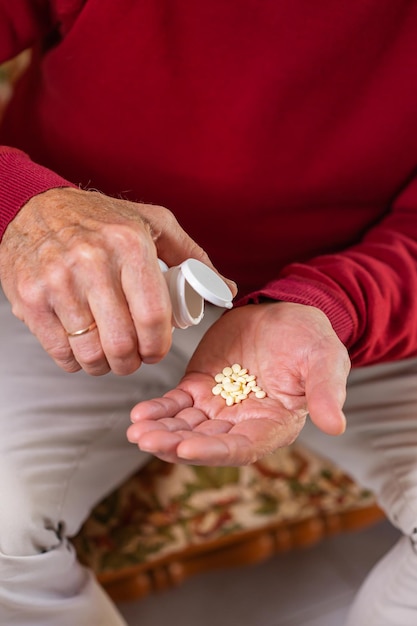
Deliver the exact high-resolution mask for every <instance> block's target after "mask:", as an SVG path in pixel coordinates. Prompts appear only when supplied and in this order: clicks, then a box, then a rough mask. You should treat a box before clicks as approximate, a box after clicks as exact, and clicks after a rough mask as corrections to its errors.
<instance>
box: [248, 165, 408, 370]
mask: <svg viewBox="0 0 417 626" xmlns="http://www.w3.org/2000/svg"><path fill="white" fill-rule="evenodd" d="M416 293H417V177H416V178H414V179H413V180H412V181H411V182H410V183H409V184H408V185H407V187H406V188H405V189H404V190H403V191H402V192H401V193H400V194H399V195H398V196H397V198H396V199H395V200H394V201H393V204H392V207H391V210H390V211H389V212H388V213H387V214H386V216H385V218H384V219H382V220H381V221H380V222H379V223H378V224H377V225H375V226H374V228H372V229H371V230H369V231H368V232H367V233H366V234H365V236H364V237H363V238H362V240H361V241H360V242H359V243H358V244H357V245H354V246H352V247H350V248H348V249H346V250H344V251H341V252H340V253H336V254H327V255H322V256H318V257H316V258H313V259H311V260H310V261H309V262H306V263H293V264H290V265H288V266H287V267H285V268H284V270H283V271H282V272H281V273H280V275H279V276H278V277H277V278H276V280H273V281H271V282H270V283H268V284H267V285H266V286H265V287H263V288H262V289H260V290H259V291H256V292H254V293H252V294H249V295H248V296H247V297H246V298H244V299H242V300H241V301H240V302H239V303H238V304H245V303H248V302H260V301H262V300H263V299H265V298H266V299H272V300H282V301H289V302H297V303H300V304H305V305H310V306H314V307H317V308H319V309H321V310H322V311H323V312H324V313H325V314H326V315H327V316H328V318H329V319H330V322H331V323H332V325H333V328H334V330H335V332H336V333H337V335H338V336H339V338H340V339H341V341H342V342H343V343H344V344H345V345H346V347H347V348H348V350H349V353H350V357H351V359H352V363H353V365H356V366H358V365H369V364H371V363H376V362H382V361H387V360H395V359H398V358H407V357H411V356H415V355H416V354H417V299H416V297H415V294H416Z"/></svg>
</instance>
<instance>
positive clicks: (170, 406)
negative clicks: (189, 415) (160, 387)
mask: <svg viewBox="0 0 417 626" xmlns="http://www.w3.org/2000/svg"><path fill="white" fill-rule="evenodd" d="M192 405H193V399H192V397H191V396H190V394H188V393H187V392H186V391H183V390H182V389H173V390H172V391H169V392H168V393H166V394H165V395H164V396H163V397H161V398H153V399H152V400H144V401H143V402H139V404H137V405H136V406H134V407H133V409H132V411H131V413H130V419H131V420H132V422H139V421H141V420H159V419H161V418H163V417H173V416H175V415H177V413H179V411H181V410H183V409H186V408H188V407H192Z"/></svg>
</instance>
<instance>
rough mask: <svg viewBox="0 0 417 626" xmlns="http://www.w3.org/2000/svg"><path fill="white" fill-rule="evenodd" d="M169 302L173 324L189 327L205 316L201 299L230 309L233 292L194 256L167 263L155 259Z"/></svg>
mask: <svg viewBox="0 0 417 626" xmlns="http://www.w3.org/2000/svg"><path fill="white" fill-rule="evenodd" d="M158 261H159V266H160V268H161V270H162V272H163V274H164V277H165V280H166V283H167V286H168V290H169V295H170V297H171V304H172V325H173V326H174V327H175V328H183V329H184V328H188V327H189V326H195V325H196V324H199V323H200V322H201V320H202V319H203V316H204V302H205V301H207V302H211V304H214V305H216V306H219V307H223V308H226V309H231V308H232V306H233V304H232V299H233V294H232V292H231V291H230V289H229V287H228V286H227V284H226V283H225V282H224V280H222V279H221V278H220V276H218V274H216V272H214V271H213V270H212V269H210V268H209V267H207V265H204V263H202V262H201V261H198V260H197V259H187V260H186V261H183V262H182V263H181V264H180V265H175V266H174V267H168V266H167V265H166V263H164V262H163V261H161V259H158Z"/></svg>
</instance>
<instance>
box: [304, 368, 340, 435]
mask: <svg viewBox="0 0 417 626" xmlns="http://www.w3.org/2000/svg"><path fill="white" fill-rule="evenodd" d="M346 382H347V374H346V373H342V372H340V373H337V372H332V374H331V375H330V376H329V377H323V375H322V374H320V375H319V377H314V379H313V380H312V381H311V382H310V384H309V385H308V389H306V398H307V408H308V412H309V415H310V418H311V421H312V422H313V423H314V424H315V425H316V426H317V428H319V429H320V430H322V431H323V432H324V433H326V434H328V435H341V434H343V433H344V432H345V430H346V417H345V414H344V413H343V405H344V402H345V399H346Z"/></svg>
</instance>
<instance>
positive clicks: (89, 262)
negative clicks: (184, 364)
mask: <svg viewBox="0 0 417 626" xmlns="http://www.w3.org/2000/svg"><path fill="white" fill-rule="evenodd" d="M157 256H159V257H160V258H161V259H163V260H164V261H165V262H166V263H167V264H168V265H169V266H171V265H177V264H179V263H181V262H182V261H183V260H185V259H186V258H189V257H192V258H196V259H198V260H200V261H202V262H203V263H206V264H207V265H209V266H210V267H212V268H213V266H212V264H211V262H210V260H209V258H208V257H207V255H206V253H205V252H204V251H203V250H202V249H201V248H200V247H199V246H198V245H197V244H196V243H195V242H194V241H193V240H192V239H191V238H190V237H189V236H188V235H187V234H186V233H185V232H184V230H183V229H182V228H181V227H180V226H179V224H178V222H177V221H176V219H175V217H174V216H173V214H172V213H171V212H170V211H169V210H168V209H165V208H164V207H160V206H154V205H147V204H137V203H133V202H128V201H126V200H121V199H115V198H110V197H108V196H105V195H103V194H100V193H97V192H93V191H82V190H79V189H73V188H63V189H52V190H49V191H46V192H44V193H42V194H39V195H37V196H34V197H33V198H31V199H30V200H29V201H28V202H27V203H26V204H25V205H24V207H23V208H22V209H21V210H20V212H19V213H18V215H17V216H16V217H15V218H14V220H13V221H12V222H11V223H10V224H9V225H8V227H7V229H6V232H5V234H4V236H3V239H2V241H1V244H0V279H1V283H2V287H3V290H4V292H5V294H6V296H7V297H8V299H9V300H10V302H11V304H12V308H13V313H14V314H15V315H16V316H17V317H18V318H19V319H21V320H22V321H23V322H24V323H25V324H26V325H27V326H28V327H29V329H30V330H31V331H32V333H33V334H34V335H36V337H37V338H38V340H39V341H40V343H41V345H42V346H43V348H44V349H45V350H46V352H47V353H48V354H49V355H50V356H51V358H52V359H53V360H54V361H55V362H56V363H57V364H58V365H59V366H60V367H62V368H63V369H64V370H66V371H67V372H76V371H78V370H79V369H81V368H82V369H84V370H85V371H86V372H87V373H89V374H92V375H101V374H105V373H107V372H108V371H110V370H112V371H113V372H114V373H115V374H119V375H126V374H130V373H132V372H134V371H135V370H136V369H138V368H139V367H140V365H141V363H142V362H145V363H156V362H158V361H160V360H161V359H162V358H163V357H164V356H165V355H166V354H167V352H168V351H169V349H170V346H171V341H172V326H171V302H170V298H169V294H168V290H167V286H166V283H165V279H164V278H163V275H162V273H161V270H160V268H159V265H158V262H157ZM213 269H214V268H213ZM229 286H230V287H231V289H232V291H233V293H234V294H235V293H236V287H235V285H234V284H232V283H230V282H229ZM94 320H95V322H96V323H97V328H95V329H94V330H92V331H91V332H89V333H87V334H85V335H81V336H77V337H68V336H67V332H74V331H77V330H80V329H83V328H85V327H87V326H89V325H90V324H91V323H92V322H93V321H94Z"/></svg>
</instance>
